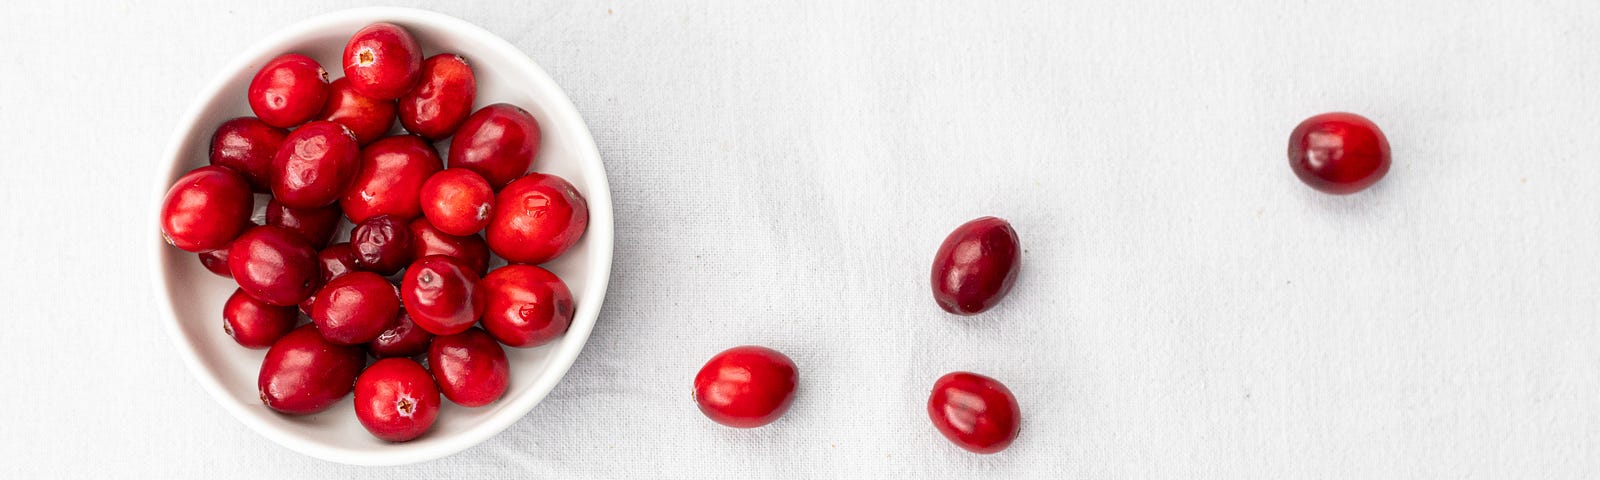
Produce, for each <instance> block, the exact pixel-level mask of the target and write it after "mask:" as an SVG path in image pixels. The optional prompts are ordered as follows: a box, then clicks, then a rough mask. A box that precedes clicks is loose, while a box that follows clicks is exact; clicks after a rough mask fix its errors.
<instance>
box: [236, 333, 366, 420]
mask: <svg viewBox="0 0 1600 480" xmlns="http://www.w3.org/2000/svg"><path fill="white" fill-rule="evenodd" d="M366 364H367V355H366V354H365V353H362V352H361V347H356V346H346V345H336V344H333V343H330V342H328V341H327V340H325V339H323V338H322V335H321V334H318V333H317V330H316V328H315V327H314V326H312V325H305V326H302V327H300V328H296V329H294V330H293V331H290V332H289V334H288V335H284V336H283V338H280V339H278V341H277V342H275V343H273V344H272V348H271V349H269V350H267V356H266V358H265V359H263V360H262V361H261V375H260V376H259V377H258V378H257V380H256V387H257V388H258V389H259V392H260V395H261V403H264V404H266V405H267V406H268V407H271V408H272V409H273V410H277V411H279V412H282V413H287V414H290V415H309V414H313V413H317V412H320V411H323V410H327V409H328V407H332V406H333V404H334V403H337V402H338V401H339V399H341V398H344V396H345V395H348V394H350V388H351V387H352V386H354V385H355V382H356V375H357V374H359V373H361V368H362V367H364V366H366Z"/></svg>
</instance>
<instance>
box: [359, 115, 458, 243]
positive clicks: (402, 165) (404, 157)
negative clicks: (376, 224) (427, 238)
mask: <svg viewBox="0 0 1600 480" xmlns="http://www.w3.org/2000/svg"><path fill="white" fill-rule="evenodd" d="M441 168H444V162H443V161H442V160H439V154H438V152H435V151H433V145H430V144H428V142H426V141H423V140H422V138H421V137H417V136H415V135H396V136H393V137H388V138H384V139H382V140H378V141H377V142H375V143H373V144H372V145H367V148H364V149H362V150H361V173H359V174H357V175H356V181H355V184H354V185H352V186H351V187H350V189H349V190H346V191H345V193H344V196H343V197H342V198H340V199H339V206H340V207H341V208H344V213H345V215H347V216H349V217H350V221H351V222H354V223H361V222H362V221H363V220H366V219H368V218H371V217H373V216H375V215H382V214H386V213H387V214H390V215H394V216H396V217H399V218H401V219H406V220H409V219H412V218H417V217H419V216H422V201H421V200H420V199H421V196H422V184H423V183H424V182H427V181H428V178H429V177H431V176H433V174H434V172H438V171H439V169H441Z"/></svg>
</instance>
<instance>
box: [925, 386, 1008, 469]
mask: <svg viewBox="0 0 1600 480" xmlns="http://www.w3.org/2000/svg"><path fill="white" fill-rule="evenodd" d="M928 418H929V419H931V420H933V426H934V428H937V429H939V433H941V434H944V437H945V438H948V439H950V442H951V443H954V444H956V446H958V447H961V448H964V449H966V450H968V451H970V452H973V453H982V454H990V453H996V452H999V451H1001V450H1005V449H1006V447H1008V446H1011V442H1012V441H1014V440H1016V439H1017V433H1018V432H1020V431H1022V410H1021V409H1019V408H1017V397H1015V396H1013V395H1011V390H1010V389H1007V388H1006V386H1005V385H1002V384H1001V383H1000V382H999V381H997V380H995V379H993V378H989V377H985V376H983V375H978V374H976V373H968V372H955V373H951V374H949V375H945V376H943V377H940V378H939V380H938V381H935V382H933V394H932V395H929V396H928Z"/></svg>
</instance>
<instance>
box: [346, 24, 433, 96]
mask: <svg viewBox="0 0 1600 480" xmlns="http://www.w3.org/2000/svg"><path fill="white" fill-rule="evenodd" d="M421 72H422V48H421V47H419V46H417V41H416V40H415V39H413V38H411V34H410V33H408V32H406V30H405V29H404V28H400V26H399V25H395V24H392V23H374V24H372V25H367V26H366V27H365V28H362V29H361V30H359V31H357V32H356V34H355V35H352V36H351V37H350V43H346V44H345V46H344V76H345V78H348V79H350V85H351V86H353V87H355V88H356V91H359V92H361V93H362V94H364V95H366V96H369V97H372V98H376V99H379V100H394V99H396V98H400V96H401V95H404V94H405V93H406V92H407V91H410V90H411V87H412V86H413V85H416V84H417V77H418V76H419V75H420V74H421Z"/></svg>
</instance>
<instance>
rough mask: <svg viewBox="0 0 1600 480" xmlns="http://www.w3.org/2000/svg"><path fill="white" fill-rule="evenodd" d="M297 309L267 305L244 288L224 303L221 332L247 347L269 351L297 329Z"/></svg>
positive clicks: (234, 292)
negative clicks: (295, 326) (279, 340)
mask: <svg viewBox="0 0 1600 480" xmlns="http://www.w3.org/2000/svg"><path fill="white" fill-rule="evenodd" d="M299 319H300V317H299V315H296V314H295V311H294V307H279V306H274V305H267V303H266V302H263V301H260V300H256V299H255V298H254V297H251V296H250V294H248V293H244V290H242V289H234V290H233V296H230V297H228V302H227V303H224V304H222V331H223V332H226V333H227V334H228V336H230V337H233V341H235V342H239V345H243V346H244V347H245V348H267V347H270V346H272V343H273V342H276V341H278V339H279V338H283V336H284V335H285V334H287V333H289V330H293V329H294V324H295V321H296V320H299Z"/></svg>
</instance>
